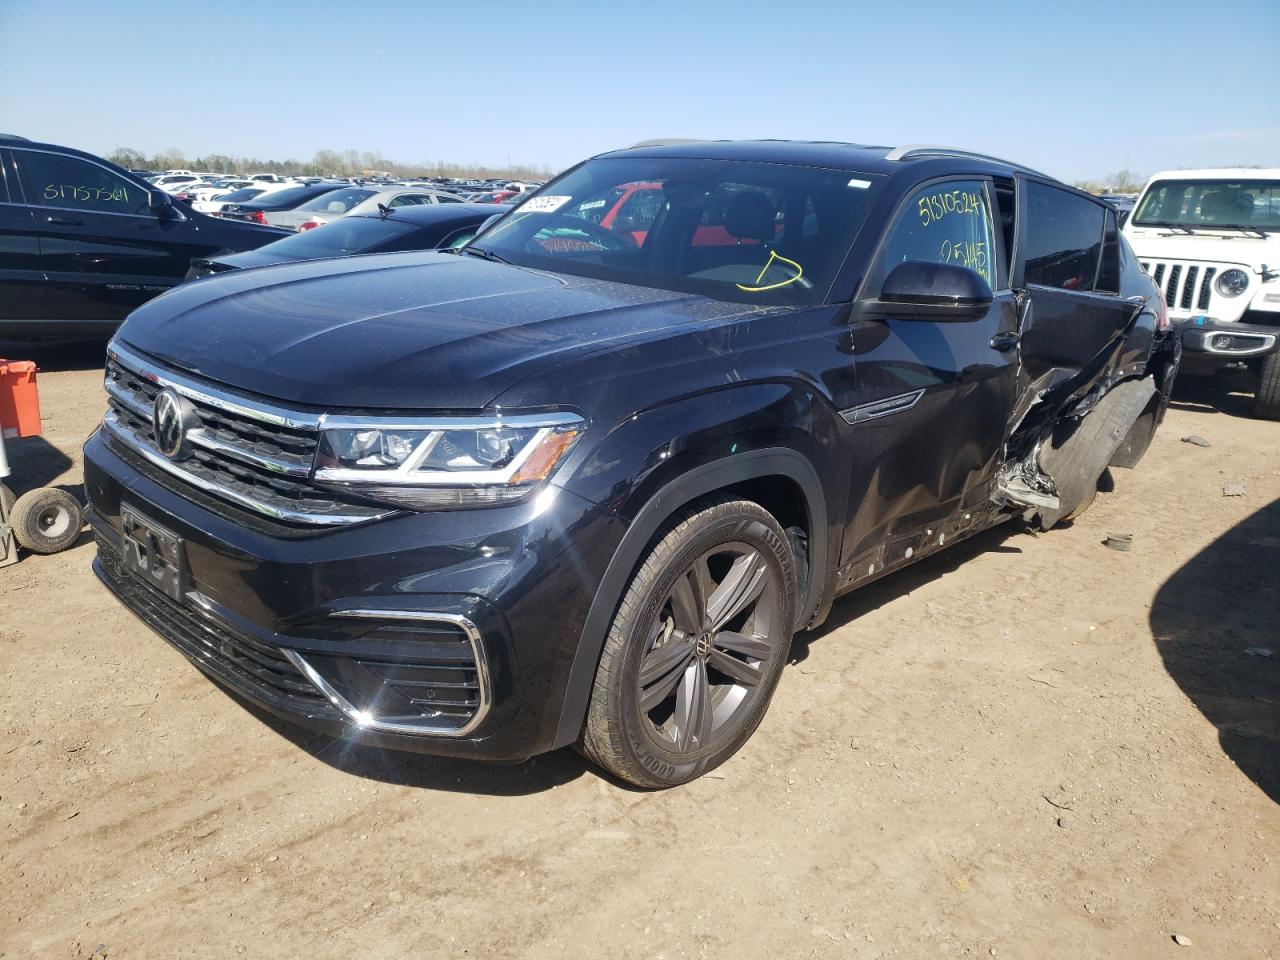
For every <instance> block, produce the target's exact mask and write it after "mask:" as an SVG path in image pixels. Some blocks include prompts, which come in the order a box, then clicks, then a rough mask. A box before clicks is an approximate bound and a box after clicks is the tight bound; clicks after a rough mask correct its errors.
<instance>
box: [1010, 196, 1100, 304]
mask: <svg viewBox="0 0 1280 960" xmlns="http://www.w3.org/2000/svg"><path fill="white" fill-rule="evenodd" d="M1023 197H1024V199H1023V217H1024V220H1025V223H1026V228H1025V231H1024V233H1023V237H1022V255H1021V259H1022V262H1023V280H1024V282H1026V283H1028V284H1035V285H1037V286H1042V287H1056V288H1058V289H1059V290H1073V291H1076V292H1081V293H1088V292H1091V291H1092V290H1094V281H1095V278H1096V277H1097V276H1098V264H1099V259H1100V257H1101V253H1102V245H1103V243H1102V242H1103V226H1104V220H1105V216H1104V215H1105V213H1106V211H1105V210H1104V208H1103V207H1102V205H1101V204H1098V203H1094V202H1093V201H1092V200H1087V199H1085V198H1084V197H1081V196H1077V195H1076V194H1074V193H1069V192H1067V191H1066V190H1059V189H1058V188H1057V187H1051V186H1049V185H1047V184H1043V183H1038V182H1036V181H1028V182H1027V183H1026V184H1025V188H1024V193H1023ZM1112 247H1113V249H1114V242H1113V244H1112ZM1117 282H1118V278H1117Z"/></svg>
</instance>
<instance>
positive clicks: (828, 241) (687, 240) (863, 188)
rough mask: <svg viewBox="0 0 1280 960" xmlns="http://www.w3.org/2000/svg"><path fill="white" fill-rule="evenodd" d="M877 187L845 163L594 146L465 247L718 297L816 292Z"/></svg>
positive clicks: (776, 300)
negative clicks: (642, 153)
mask: <svg viewBox="0 0 1280 960" xmlns="http://www.w3.org/2000/svg"><path fill="white" fill-rule="evenodd" d="M880 186H881V178H880V177H877V176H873V175H867V174H854V173H851V172H850V171H848V170H843V171H842V170H829V169H824V168H818V167H802V166H788V165H784V164H777V163H747V162H742V161H728V160H706V159H692V158H669V157H668V158H640V157H603V158H599V159H596V160H590V161H588V162H587V163H585V164H583V165H581V166H579V167H577V168H575V169H574V170H571V171H569V172H568V173H566V174H565V175H564V176H563V177H561V178H559V179H558V180H556V181H554V182H553V183H551V184H550V185H549V186H547V187H546V188H545V189H544V190H542V192H541V193H539V194H537V195H533V196H529V195H525V194H522V195H521V196H520V200H521V201H522V202H521V203H520V205H519V206H518V207H516V208H515V209H514V210H512V211H511V212H510V213H509V214H507V216H505V217H503V219H502V220H501V221H499V222H498V223H496V224H494V226H493V227H492V228H490V229H489V230H487V231H485V232H484V233H483V234H482V235H480V236H479V237H477V239H476V242H475V243H474V244H473V245H472V248H473V249H476V250H479V251H481V252H488V253H492V254H494V255H496V256H499V257H501V258H502V259H503V260H507V261H509V262H511V263H517V264H520V265H523V266H528V267H535V268H540V269H545V270H551V271H556V272H560V273H568V274H575V275H578V276H585V277H594V278H598V279H602V280H614V281H618V282H622V283H633V284H638V285H640V286H646V287H658V288H660V289H664V290H677V291H683V292H689V293H700V294H704V295H706V296H709V297H714V298H716V299H721V300H733V301H738V302H742V303H758V304H783V303H786V304H808V303H819V302H821V301H822V300H823V299H824V298H825V297H826V295H827V291H828V290H829V289H830V287H831V283H832V281H833V280H834V279H835V275H836V271H837V270H838V269H839V268H840V265H841V263H842V262H843V261H844V258H845V254H846V253H847V251H848V249H849V246H850V245H851V244H852V242H853V239H854V237H855V236H856V235H857V232H858V230H859V228H860V227H861V226H862V222H863V220H864V218H865V217H866V214H867V211H868V209H869V208H870V206H871V203H872V201H873V200H874V198H875V195H876V194H877V193H878V191H879V189H880Z"/></svg>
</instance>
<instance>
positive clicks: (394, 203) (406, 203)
mask: <svg viewBox="0 0 1280 960" xmlns="http://www.w3.org/2000/svg"><path fill="white" fill-rule="evenodd" d="M430 202H431V198H430V197H428V196H427V195H426V194H422V193H402V194H400V196H398V197H392V198H391V202H390V203H388V204H387V206H388V207H418V206H421V205H422V204H424V203H430Z"/></svg>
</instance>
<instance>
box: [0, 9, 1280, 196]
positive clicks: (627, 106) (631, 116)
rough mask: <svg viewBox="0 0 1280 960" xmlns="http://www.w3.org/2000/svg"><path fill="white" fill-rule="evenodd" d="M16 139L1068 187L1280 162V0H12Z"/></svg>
mask: <svg viewBox="0 0 1280 960" xmlns="http://www.w3.org/2000/svg"><path fill="white" fill-rule="evenodd" d="M0 130H3V131H5V132H11V133H18V134H22V135H25V136H28V137H32V138H35V139H42V140H50V141H54V142H57V143H64V144H69V145H71V146H75V147H80V148H82V149H86V150H90V151H93V152H97V153H106V152H109V151H111V150H112V149H113V148H115V147H117V146H128V147H133V148H135V149H139V150H142V151H144V152H146V153H153V152H158V151H161V150H164V149H167V148H169V147H177V148H180V149H181V150H183V151H184V152H185V153H186V154H187V155H189V156H199V155H202V154H209V153H227V154H232V155H256V156H259V157H263V158H271V159H285V158H287V157H293V158H297V159H300V160H307V159H310V157H311V155H312V154H313V153H314V152H315V151H316V150H317V149H320V148H329V149H335V150H346V149H349V148H354V149H356V150H360V151H365V150H373V151H378V152H381V153H382V154H384V155H385V156H387V157H389V158H391V159H395V160H400V161H404V162H415V161H420V160H421V161H434V160H448V161H463V162H466V161H475V162H480V163H489V164H502V163H505V162H506V161H507V159H508V158H510V159H511V160H512V161H515V162H527V163H536V164H544V163H545V164H549V165H551V166H552V167H554V168H557V169H558V168H560V167H563V166H566V165H568V164H570V163H572V162H574V161H576V160H579V159H581V158H583V157H585V156H587V155H589V154H592V153H596V152H599V151H602V150H606V149H610V148H613V147H618V146H624V145H626V144H629V143H632V142H634V141H636V140H642V139H647V138H650V137H655V136H695V137H706V138H735V137H780V138H800V139H823V140H853V141H860V142H865V143H884V144H899V143H947V144H951V145H954V146H961V147H967V148H971V149H978V150H983V151H986V152H989V153H993V154H996V155H998V156H1005V157H1008V158H1009V159H1013V160H1018V161H1020V162H1023V163H1026V164H1029V165H1031V166H1033V167H1037V168H1040V169H1043V170H1045V171H1046V172H1049V173H1053V174H1055V175H1057V176H1059V177H1061V178H1063V179H1066V180H1078V179H1083V178H1092V177H1101V176H1104V175H1106V174H1108V173H1111V172H1114V171H1116V170H1119V169H1122V168H1128V169H1132V170H1136V171H1139V172H1142V173H1149V172H1152V171H1154V170H1157V169H1160V168H1164V167H1185V166H1193V165H1221V164H1269V165H1280V2H1278V0H1208V2H1189V0H1163V2H1150V3H1146V2H1143V3H1123V2H1116V0H1111V2H1093V0H1089V2H1080V3H1042V2H1035V0H1024V2H1020V3H1003V2H997V3H977V4H972V3H971V4H962V3H954V2H952V3H919V4H912V3H908V2H886V3H879V4H874V5H872V4H866V5H864V4H861V3H856V2H806V0H771V2H756V0H738V2H717V0H679V2H669V0H643V2H628V3H610V2H607V0H597V2H589V0H544V2H523V3H508V2H505V0H488V2H474V0H472V2H466V3H464V2H453V3H445V2H428V0H420V2H405V0H381V2H373V3H356V2H351V0H346V2H341V3H331V2H321V0H316V2H311V3H301V2H292V0H256V2H244V0H216V2H211V3H194V4H193V3H181V2H168V3H161V2H151V0H115V2H107V0H97V2H64V0H0Z"/></svg>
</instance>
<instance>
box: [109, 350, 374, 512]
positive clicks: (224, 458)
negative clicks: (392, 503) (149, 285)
mask: <svg viewBox="0 0 1280 960" xmlns="http://www.w3.org/2000/svg"><path fill="white" fill-rule="evenodd" d="M166 385H167V386H171V387H173V388H174V389H175V390H177V391H178V392H179V393H181V394H182V395H183V396H184V397H185V398H186V399H187V400H189V401H190V402H191V403H192V405H193V406H194V407H195V411H196V414H197V417H198V419H199V421H200V422H199V425H198V427H196V428H194V429H190V430H188V432H187V441H188V444H189V446H190V450H191V454H190V456H188V457H187V458H186V459H184V460H181V461H176V462H175V461H173V460H170V459H168V458H166V457H164V456H163V455H161V453H160V452H159V450H158V449H157V448H156V443H155V437H154V432H153V429H152V424H151V412H152V408H153V406H154V404H155V399H156V396H157V394H159V393H160V391H161V389H162V387H164V386H166ZM106 390H107V403H108V406H109V410H108V414H107V418H106V421H105V423H106V426H107V428H108V430H109V431H110V434H111V436H112V437H114V438H115V439H116V440H118V441H120V442H121V443H123V444H125V445H126V446H128V447H130V448H132V449H133V450H135V451H137V452H138V453H140V454H142V456H143V457H144V458H145V459H146V460H147V461H148V462H149V463H150V464H151V465H152V466H153V467H156V468H158V470H157V471H155V474H156V475H157V477H158V478H163V480H164V482H165V483H166V485H169V486H174V481H177V482H178V483H179V484H182V483H185V484H190V485H193V486H195V487H198V488H199V489H200V490H202V491H204V492H206V493H210V494H213V495H214V496H216V497H221V498H222V499H224V500H227V501H229V502H231V503H234V504H235V505H237V506H239V507H242V508H245V509H248V510H251V511H254V512H256V513H259V514H262V515H264V516H267V517H272V518H274V519H277V520H282V521H284V522H286V523H294V524H302V525H326V524H328V525H333V524H345V523H357V522H361V521H364V520H371V519H374V518H376V517H380V516H384V515H386V513H387V512H388V511H387V510H386V509H385V508H379V507H375V506H372V505H370V504H366V503H362V502H360V501H358V500H355V499H349V498H343V497H342V496H340V495H338V494H335V493H333V492H331V491H328V490H324V489H322V488H319V487H317V486H315V485H314V484H313V483H312V482H311V481H310V473H311V464H312V460H313V459H314V456H315V449H316V444H317V442H318V437H319V433H318V426H317V424H318V418H315V417H312V416H310V415H307V414H294V415H290V414H289V413H287V412H285V413H282V412H281V411H279V410H277V409H276V408H273V407H269V406H268V405H265V404H258V403H256V402H255V401H253V400H250V399H247V398H243V397H235V398H228V397H227V396H225V395H223V394H222V393H221V392H220V391H219V392H218V393H216V394H215V393H214V392H212V388H204V387H201V386H199V385H193V384H191V383H190V382H188V381H186V380H185V379H184V378H179V377H178V376H177V375H176V374H172V373H168V372H165V371H161V370H159V369H158V368H154V367H151V366H150V365H148V364H146V363H144V362H143V361H141V359H140V358H137V357H133V356H132V355H130V354H127V353H126V352H125V351H123V350H121V349H120V348H118V347H116V348H112V350H111V351H110V352H109V354H108V357H107V369H106ZM178 489H181V487H180V486H179V487H178Z"/></svg>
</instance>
